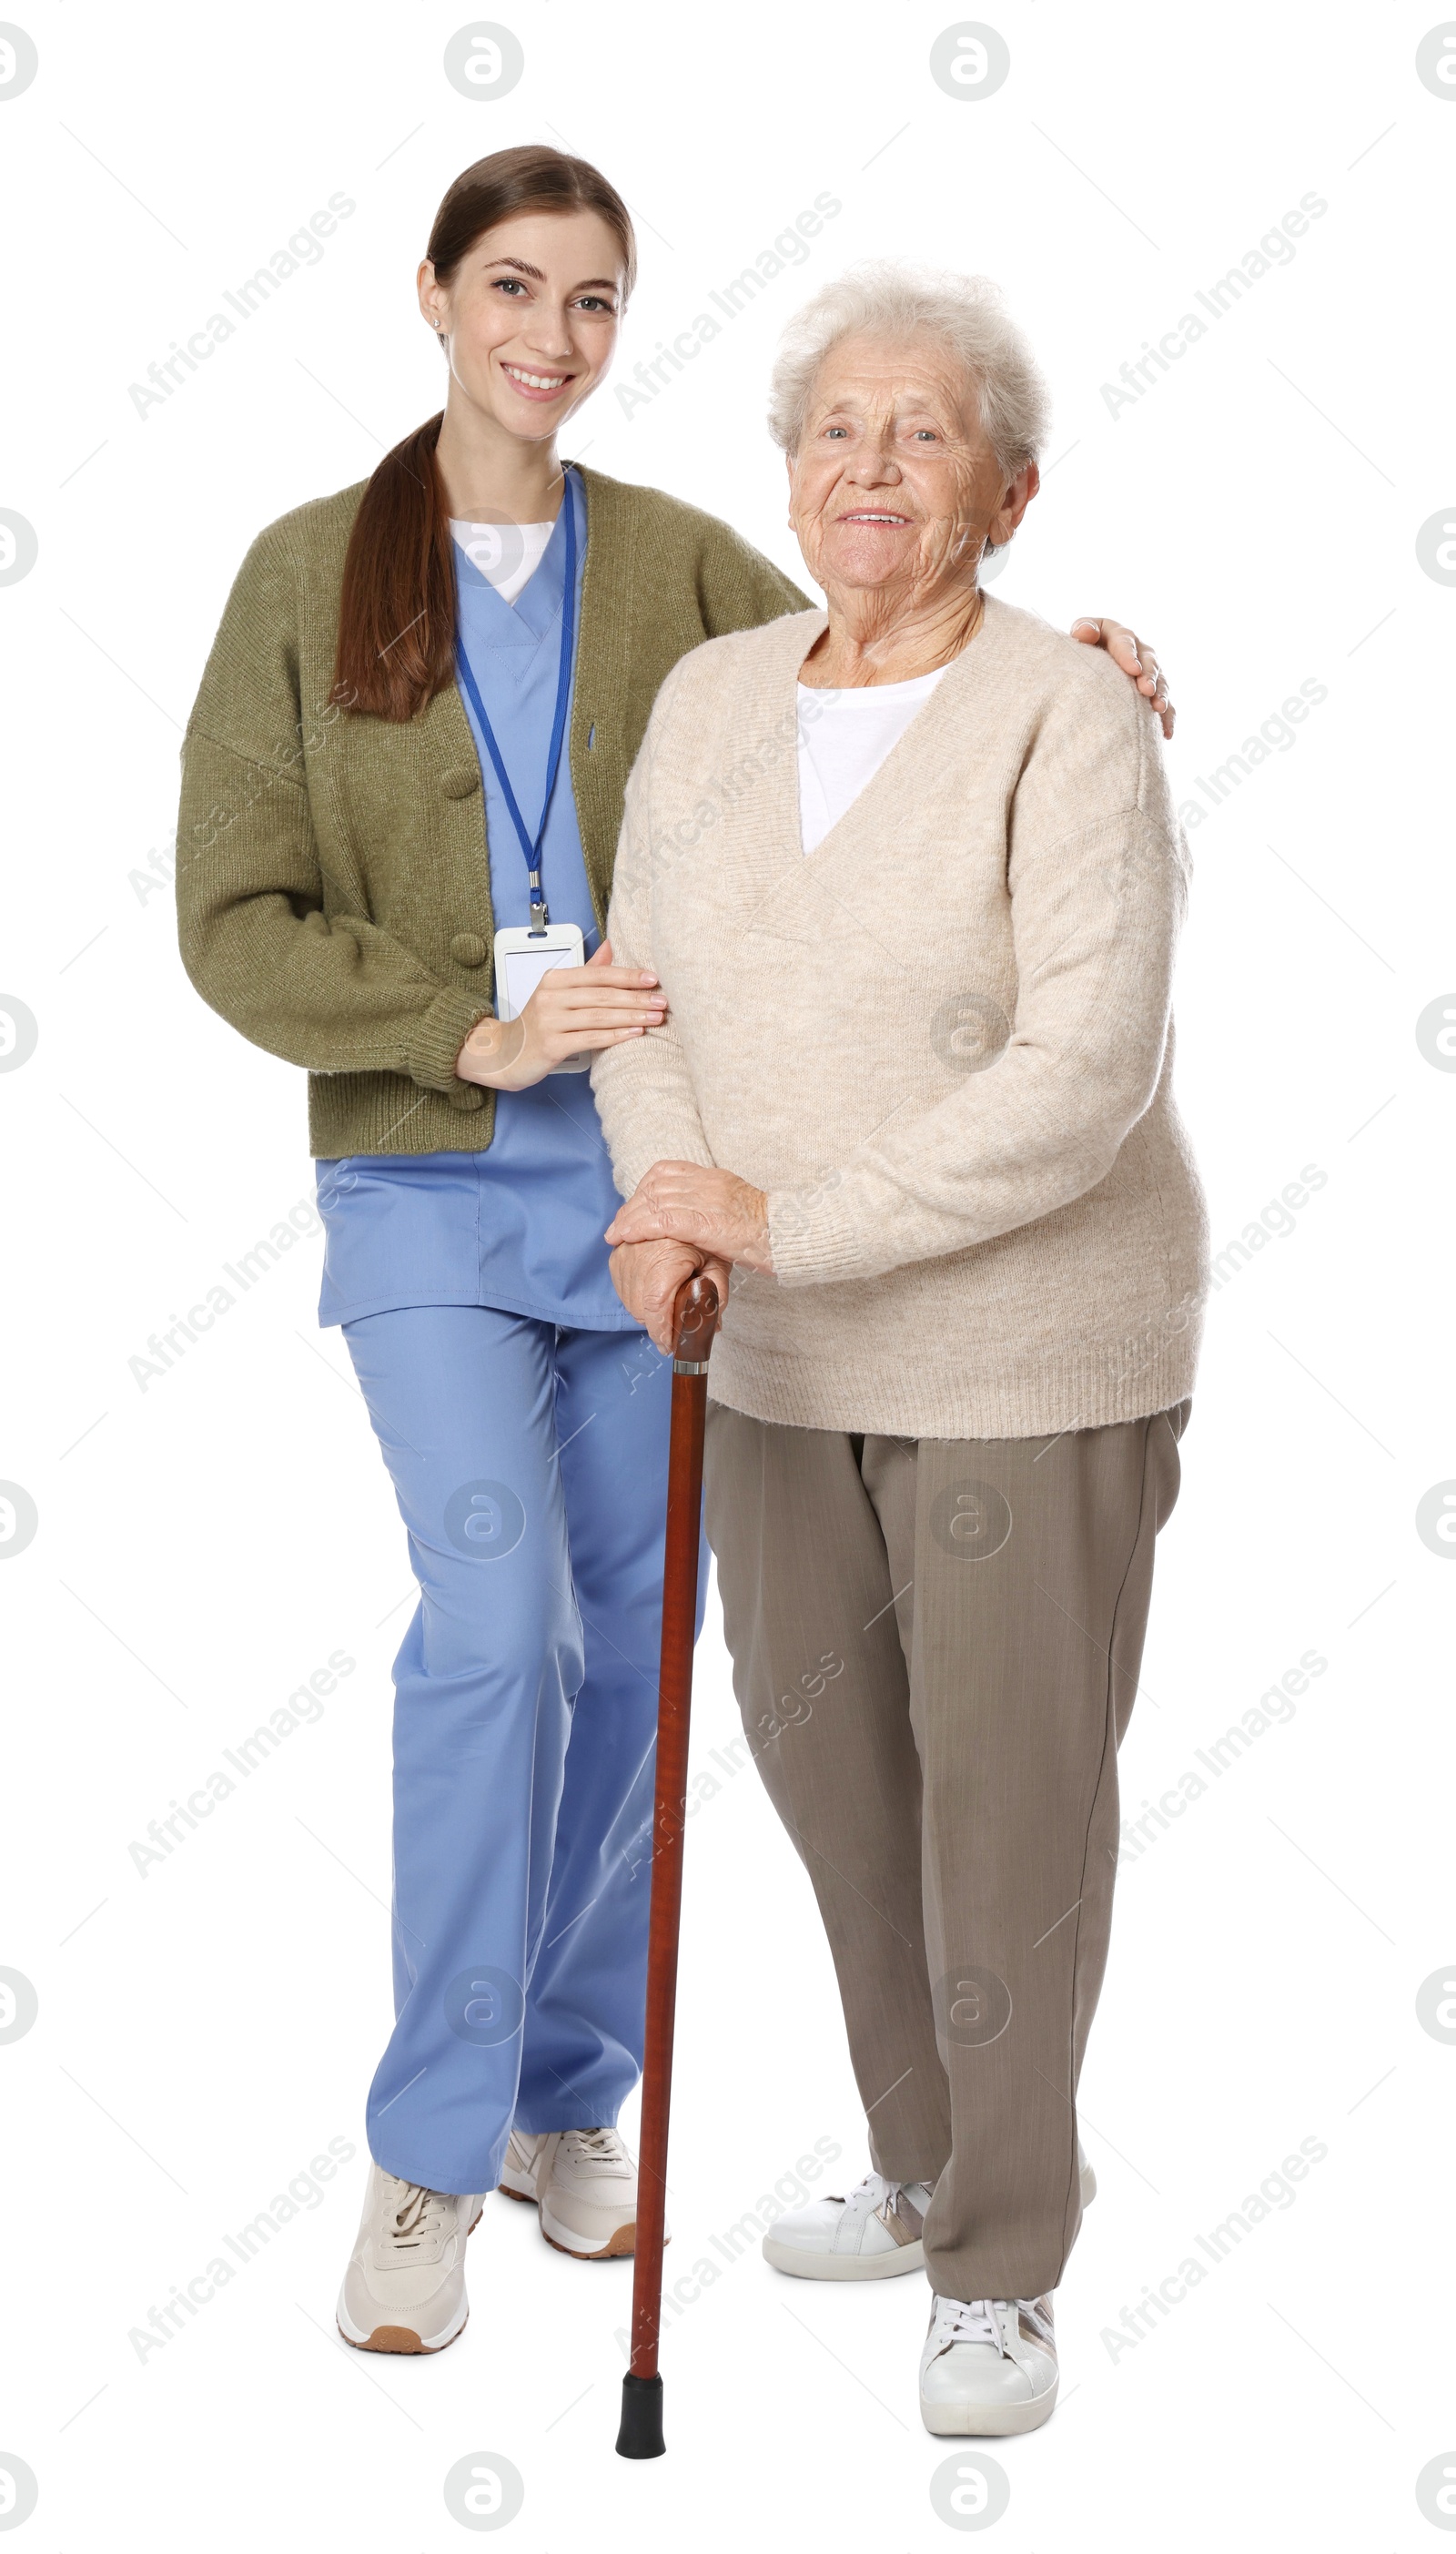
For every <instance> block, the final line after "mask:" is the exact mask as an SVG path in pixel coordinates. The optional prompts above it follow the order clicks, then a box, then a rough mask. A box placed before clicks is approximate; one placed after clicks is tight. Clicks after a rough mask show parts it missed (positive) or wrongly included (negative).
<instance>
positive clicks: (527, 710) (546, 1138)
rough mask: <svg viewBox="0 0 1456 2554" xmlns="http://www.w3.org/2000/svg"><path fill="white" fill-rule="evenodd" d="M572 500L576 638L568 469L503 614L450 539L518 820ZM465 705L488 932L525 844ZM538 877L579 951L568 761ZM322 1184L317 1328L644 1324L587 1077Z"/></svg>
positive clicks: (582, 552)
mask: <svg viewBox="0 0 1456 2554" xmlns="http://www.w3.org/2000/svg"><path fill="white" fill-rule="evenodd" d="M568 505H571V506H574V507H575V509H576V517H575V522H576V537H577V576H576V593H575V595H574V597H573V598H572V608H573V609H574V611H575V614H576V617H577V625H578V628H580V617H581V595H582V582H583V577H584V574H585V569H586V551H587V539H588V525H587V508H586V497H585V492H584V490H583V489H582V486H581V483H580V481H579V480H578V478H577V477H576V474H575V473H574V472H572V471H570V470H568V472H567V473H566V488H565V493H564V496H563V499H562V508H561V512H560V513H559V514H558V516H557V519H556V522H555V525H554V526H553V529H552V532H551V537H550V539H549V541H548V542H547V544H546V548H545V552H544V554H543V556H542V558H541V561H540V564H539V566H538V567H537V568H536V570H535V573H534V574H533V575H532V576H531V577H530V578H529V580H528V581H527V583H526V584H525V585H524V586H522V588H521V589H520V592H519V593H518V595H517V596H516V598H515V600H514V602H513V603H507V602H505V601H504V598H503V596H502V595H500V594H499V593H498V592H497V591H496V588H495V587H494V586H493V585H492V584H491V583H490V581H489V579H488V578H487V577H485V576H483V575H482V573H481V571H480V569H479V568H478V567H476V566H475V564H474V562H473V561H472V560H471V559H470V558H469V557H468V555H467V554H466V552H465V550H464V548H463V547H462V546H461V544H460V542H459V541H457V542H456V544H455V575H456V589H457V594H458V598H459V611H458V624H457V637H458V640H459V644H460V646H461V647H462V648H463V650H464V652H465V656H466V659H467V662H468V663H469V666H470V670H471V672H472V674H473V675H474V677H475V680H476V684H477V687H478V689H479V691H480V695H481V698H482V700H483V702H484V703H485V707H486V711H487V714H488V716H489V718H490V721H491V725H492V727H493V728H494V730H495V732H496V740H497V743H498V745H499V747H500V750H501V754H502V757H503V759H504V763H505V768H506V770H507V772H508V774H509V777H510V783H511V787H512V789H513V790H514V792H515V797H516V800H517V803H518V805H519V807H520V809H521V812H522V814H523V816H524V817H525V820H526V823H527V824H528V825H530V826H534V824H535V823H536V821H537V820H538V818H539V814H540V808H541V800H542V797H543V794H544V790H545V781H546V763H547V755H548V750H549V746H550V739H551V723H552V713H553V711H554V710H555V707H556V686H557V675H558V669H559V663H560V649H561V613H562V608H563V602H564V594H563V588H564V585H565V573H566V522H565V514H566V507H567V506H568ZM461 700H462V706H463V707H464V710H465V714H466V717H467V719H468V720H469V722H470V729H471V734H472V736H473V737H474V739H475V745H476V752H477V755H479V757H480V764H481V783H482V787H483V789H484V791H485V812H486V838H487V843H488V845H489V850H490V862H491V901H492V905H493V907H494V911H495V921H496V927H497V929H504V928H505V927H506V926H507V925H510V924H525V923H528V922H529V920H530V912H529V904H528V897H527V888H526V864H525V861H524V858H523V856H522V853H521V848H520V842H519V838H518V836H517V833H516V829H515V826H514V824H513V822H512V820H511V816H510V813H509V810H508V808H507V806H506V803H505V799H504V793H503V791H502V788H501V784H500V781H499V779H498V778H497V776H496V771H495V767H494V765H493V763H492V760H491V756H490V755H489V753H488V752H487V750H486V746H485V740H484V737H483V736H482V734H481V732H480V728H479V726H478V723H477V721H476V717H475V713H474V710H473V708H472V707H471V703H470V699H469V695H468V692H467V691H466V690H465V688H464V686H462V690H461ZM568 716H569V714H568ZM569 732H570V729H569V724H568V733H569ZM541 875H542V880H543V883H544V888H545V893H546V898H547V902H548V904H549V906H550V910H551V919H552V921H553V922H575V923H577V924H579V925H580V927H581V931H582V935H583V938H584V940H585V943H586V953H587V956H588V957H590V956H591V955H592V952H593V951H594V950H595V949H596V948H597V947H598V945H599V942H600V938H601V934H600V933H599V931H598V929H597V920H596V915H595V912H594V910H593V906H592V894H591V888H590V886H589V885H588V882H587V871H586V863H585V860H584V859H583V856H582V840H581V831H580V828H579V826H578V822H577V812H576V802H575V799H574V797H573V794H572V786H571V767H570V759H569V756H568V755H565V754H563V755H562V757H561V763H560V768H559V770H558V772H557V777H556V786H555V789H554V791H553V793H552V798H551V805H550V808H549V811H548V813H547V818H546V830H545V834H544V837H543V839H542V844H541ZM318 1188H319V1211H320V1214H321V1216H322V1218H323V1221H324V1228H325V1234H326V1242H325V1252H324V1276H323V1290H322V1295H321V1298H320V1302H319V1311H318V1317H319V1321H320V1322H321V1323H322V1324H323V1325H324V1326H325V1327H327V1326H329V1325H331V1324H334V1323H339V1322H351V1321H359V1320H362V1319H363V1318H364V1317H365V1316H366V1315H368V1314H371V1313H385V1312H396V1311H399V1310H401V1309H402V1308H403V1307H405V1306H407V1305H417V1304H483V1305H490V1306H493V1307H494V1308H495V1309H497V1310H498V1311H501V1312H507V1313H521V1314H525V1315H527V1316H529V1317H532V1318H534V1319H535V1320H538V1321H547V1322H554V1323H556V1324H557V1325H558V1327H560V1328H562V1329H567V1330H596V1331H635V1330H636V1329H637V1327H638V1325H637V1324H636V1323H635V1322H634V1321H633V1320H632V1318H631V1315H630V1314H629V1313H627V1312H626V1311H625V1310H624V1309H623V1307H622V1305H621V1303H620V1302H619V1300H618V1298H617V1296H616V1290H615V1289H614V1287H613V1284H612V1279H611V1277H610V1275H609V1273H608V1253H607V1246H606V1243H605V1242H604V1241H603V1238H602V1235H603V1233H604V1231H605V1230H606V1227H607V1225H608V1224H609V1223H610V1222H611V1220H612V1218H613V1216H614V1215H615V1214H616V1208H617V1205H618V1203H619V1201H618V1199H617V1195H616V1188H615V1187H614V1185H613V1179H612V1164H611V1158H610V1156H609V1153H608V1150H607V1145H606V1142H605V1140H604V1138H603V1134H602V1128H601V1124H600V1122H599V1120H598V1116H597V1109H596V1103H595V1102H594V1101H593V1098H592V1085H591V1078H590V1076H589V1075H588V1074H585V1073H563V1074H550V1075H548V1076H547V1077H546V1079H545V1080H544V1081H543V1082H538V1083H536V1084H534V1085H533V1087H532V1088H531V1089H530V1090H529V1091H500V1092H498V1093H497V1094H496V1126H495V1133H494V1135H493V1137H492V1140H491V1143H490V1145H489V1146H488V1148H487V1149H486V1151H484V1152H479V1153H475V1152H472V1153H465V1152H458V1153H457V1152H449V1153H409V1154H367V1153H358V1154H352V1155H349V1156H347V1157H346V1158H344V1159H343V1160H341V1161H338V1162H329V1163H320V1165H319V1182H318Z"/></svg>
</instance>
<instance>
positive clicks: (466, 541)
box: [450, 515, 556, 603]
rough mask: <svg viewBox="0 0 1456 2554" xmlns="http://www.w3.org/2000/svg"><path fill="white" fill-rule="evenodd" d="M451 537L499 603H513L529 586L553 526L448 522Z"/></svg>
mask: <svg viewBox="0 0 1456 2554" xmlns="http://www.w3.org/2000/svg"><path fill="white" fill-rule="evenodd" d="M450 529H451V531H452V532H453V533H454V535H455V537H456V539H457V541H458V542H459V543H460V546H461V548H462V549H463V550H464V552H465V555H466V557H467V558H468V559H469V560H470V562H471V565H472V566H473V567H478V568H479V569H480V572H481V574H482V576H483V577H484V578H485V580H486V583H487V584H488V585H494V587H495V589H496V592H497V593H498V594H499V595H500V597H501V600H502V602H503V603H513V602H514V601H515V598H516V596H517V595H518V594H519V592H520V590H521V588H522V586H525V585H529V583H530V581H531V578H532V577H533V576H534V575H535V572H536V570H537V568H538V567H539V566H540V564H541V561H542V559H543V558H544V557H545V555H546V543H547V542H548V541H549V539H550V538H551V535H552V533H553V532H554V531H555V529H556V526H555V524H554V523H462V522H457V521H456V519H455V517H454V516H453V515H452V516H451V518H450Z"/></svg>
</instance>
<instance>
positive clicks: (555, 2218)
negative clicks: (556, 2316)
mask: <svg viewBox="0 0 1456 2554" xmlns="http://www.w3.org/2000/svg"><path fill="white" fill-rule="evenodd" d="M501 2188H502V2189H503V2190H504V2193H505V2195H506V2197H507V2199H533V2200H535V2202H536V2204H537V2206H538V2208H539V2209H540V2212H541V2233H542V2234H543V2235H544V2236H545V2238H546V2241H547V2243H548V2244H554V2245H555V2247H556V2250H557V2252H558V2253H570V2254H572V2255H573V2256H574V2258H575V2259H576V2260H577V2261H578V2262H607V2261H611V2260H613V2259H615V2258H618V2257H619V2256H620V2255H621V2254H623V2253H631V2252H634V2251H635V2249H636V2240H637V2167H636V2165H635V2164H634V2163H633V2161H632V2159H631V2156H630V2155H629V2154H628V2152H627V2150H626V2148H625V2147H624V2146H623V2145H622V2142H621V2140H620V2138H619V2137H618V2136H617V2134H616V2129H552V2130H549V2131H547V2132H546V2133H545V2134H543V2135H541V2136H534V2135H532V2133H531V2132H530V2131H528V2130H525V2129H512V2130H511V2132H510V2143H509V2145H508V2146H507V2147H506V2149H505V2162H504V2168H503V2170H502V2174H501ZM666 2240H667V2238H666V2236H664V2241H666Z"/></svg>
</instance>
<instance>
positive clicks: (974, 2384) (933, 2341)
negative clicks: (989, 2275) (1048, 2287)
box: [920, 2297, 1057, 2439]
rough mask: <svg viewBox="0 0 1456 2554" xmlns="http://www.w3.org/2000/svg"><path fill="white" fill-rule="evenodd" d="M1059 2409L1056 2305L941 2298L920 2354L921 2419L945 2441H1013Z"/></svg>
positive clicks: (1035, 2299)
mask: <svg viewBox="0 0 1456 2554" xmlns="http://www.w3.org/2000/svg"><path fill="white" fill-rule="evenodd" d="M1056 2404H1057V2343H1056V2339H1055V2337H1054V2334H1053V2329H1052V2300H1051V2298H1050V2297H980V2298H977V2299H976V2300H975V2301H974V2302H973V2303H970V2304H966V2303H964V2302H963V2301H962V2300H961V2299H960V2298H958V2297H937V2298H936V2299H935V2302H934V2304H933V2306H932V2308H931V2321H930V2330H929V2332H928V2333H927V2335H926V2344H925V2348H924V2350H923V2351H922V2352H921V2354H920V2412H921V2418H922V2420H923V2421H924V2423H925V2426H926V2428H927V2429H928V2430H930V2431H932V2432H933V2433H934V2435H935V2436H936V2437H937V2438H938V2439H1009V2438H1013V2437H1016V2436H1018V2435H1019V2434H1020V2432H1021V2431H1023V2430H1039V2429H1040V2428H1041V2426H1042V2423H1043V2422H1044V2421H1049V2420H1050V2419H1051V2417H1052V2414H1053V2411H1054V2410H1055V2408H1056Z"/></svg>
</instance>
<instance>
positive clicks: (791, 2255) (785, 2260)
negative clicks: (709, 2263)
mask: <svg viewBox="0 0 1456 2554" xmlns="http://www.w3.org/2000/svg"><path fill="white" fill-rule="evenodd" d="M1096 2196H1097V2176H1096V2174H1095V2173H1094V2172H1093V2170H1092V2167H1091V2165H1090V2164H1089V2163H1084V2164H1083V2165H1082V2206H1083V2208H1085V2207H1086V2206H1087V2205H1088V2203H1089V2201H1091V2200H1093V2199H1095V2198H1096ZM762 2250H763V2258H764V2260H765V2262H767V2263H768V2264H769V2265H770V2267H771V2268H773V2269H775V2270H783V2271H785V2272H787V2274H788V2276H789V2277H790V2278H791V2279H903V2278H904V2277H906V2276H907V2274H908V2273H909V2272H910V2271H911V2270H923V2269H924V2268H925V2245H924V2244H923V2243H922V2242H916V2243H914V2244H899V2245H897V2246H896V2248H895V2250H894V2252H893V2253H871V2254H869V2255H868V2256H867V2257H866V2256H865V2255H864V2254H862V2253H806V2252H799V2251H797V2250H796V2249H795V2247H794V2246H793V2245H792V2244H783V2243H780V2242H779V2241H778V2239H777V2238H776V2237H775V2236H773V2235H765V2236H764V2239H763V2247H762ZM1029 2426H1030V2427H1031V2428H1032V2429H1035V2428H1036V2426H1037V2425H1036V2423H1035V2422H1034V2421H1033V2422H1032V2423H1031V2424H1030V2425H1029ZM951 2435H952V2436H953V2435H954V2433H952V2434H951ZM970 2435H971V2436H972V2437H973V2436H974V2432H972V2433H970ZM997 2435H999V2434H998V2433H996V2432H988V2433H987V2436H988V2437H995V2436H997Z"/></svg>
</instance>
